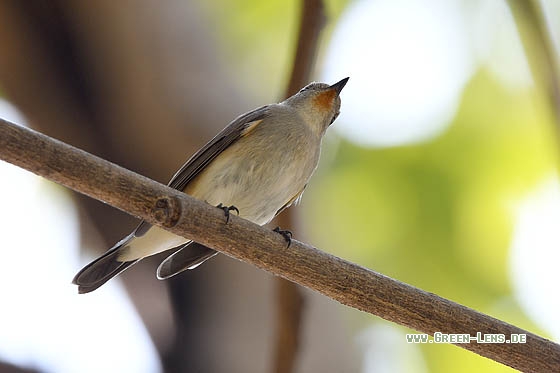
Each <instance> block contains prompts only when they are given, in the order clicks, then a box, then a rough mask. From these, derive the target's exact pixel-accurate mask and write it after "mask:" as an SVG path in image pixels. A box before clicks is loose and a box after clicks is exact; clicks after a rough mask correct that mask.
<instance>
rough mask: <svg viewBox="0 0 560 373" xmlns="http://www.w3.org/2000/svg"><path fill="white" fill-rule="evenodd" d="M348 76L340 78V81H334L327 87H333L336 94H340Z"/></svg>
mask: <svg viewBox="0 0 560 373" xmlns="http://www.w3.org/2000/svg"><path fill="white" fill-rule="evenodd" d="M348 79H350V78H349V77H348V78H344V79H342V80H341V81H340V82H338V83H334V84H333V85H331V86H330V87H329V88H327V89H334V90H335V92H336V95H337V96H338V95H339V94H340V92H341V91H342V88H344V86H345V85H346V83H348Z"/></svg>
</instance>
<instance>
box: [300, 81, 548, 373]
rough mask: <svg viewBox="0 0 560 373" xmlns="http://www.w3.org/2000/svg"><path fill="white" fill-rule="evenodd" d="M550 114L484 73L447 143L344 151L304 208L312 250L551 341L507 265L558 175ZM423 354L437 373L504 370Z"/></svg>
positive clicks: (432, 350)
mask: <svg viewBox="0 0 560 373" xmlns="http://www.w3.org/2000/svg"><path fill="white" fill-rule="evenodd" d="M543 102H546V101H544V100H542V98H540V97H538V96H537V95H536V93H535V92H533V91H531V92H524V91H519V92H511V91H508V90H505V89H504V88H503V87H501V86H500V85H498V84H497V83H496V82H495V81H494V80H493V79H492V78H491V77H490V76H489V75H488V74H486V73H485V72H484V71H480V72H479V73H478V74H477V75H476V76H475V77H474V78H473V80H472V81H471V82H470V84H469V86H468V87H467V88H466V90H465V92H464V96H463V100H462V104H461V107H460V109H459V112H458V113H457V116H456V117H455V119H454V120H453V123H452V124H451V126H450V128H449V129H448V131H446V133H444V134H443V135H441V136H439V137H438V138H435V139H433V140H432V141H430V142H426V143H422V144H418V145H414V146H403V147H395V148H384V149H367V148H360V147H357V146H356V145H354V144H351V143H349V142H347V141H344V140H341V143H340V144H339V147H338V151H337V154H336V157H335V159H334V160H333V162H332V163H331V164H330V165H328V168H322V169H321V170H320V172H319V174H318V175H317V176H316V177H315V178H314V180H313V181H312V183H311V185H310V186H309V188H308V191H307V192H306V195H305V198H304V206H305V207H306V208H305V209H304V210H305V217H306V221H307V222H308V223H307V224H308V227H309V230H310V231H311V237H312V242H313V243H314V244H317V245H318V246H319V247H321V248H325V249H327V250H331V251H332V252H334V253H335V254H337V255H340V256H342V257H344V258H347V259H350V260H352V261H355V262H357V263H359V264H362V265H364V266H367V267H369V268H372V269H374V270H376V271H379V272H381V273H384V274H387V275H389V276H392V277H394V278H397V279H399V280H402V281H405V282H407V283H410V284H413V285H415V286H418V287H420V288H422V289H424V290H427V291H430V292H434V293H436V294H438V295H441V296H443V297H446V298H449V299H452V300H454V301H457V302H459V303H462V304H465V305H467V306H469V307H472V308H475V309H477V310H480V311H482V312H485V313H489V314H491V315H492V316H495V317H498V318H501V319H503V320H505V321H509V322H512V323H514V324H516V325H519V326H521V327H525V328H529V329H530V330H532V331H536V332H540V331H539V330H537V329H536V327H535V326H534V325H533V324H532V323H531V322H530V321H529V320H528V319H527V317H526V316H525V315H524V314H523V313H522V311H521V310H520V309H519V307H518V305H517V304H516V302H515V300H514V299H513V296H512V293H511V289H510V277H509V275H510V274H509V267H508V263H509V262H508V260H509V258H508V254H509V249H510V243H511V242H510V241H511V237H512V230H513V212H514V207H515V203H516V202H517V201H519V200H520V199H521V198H522V197H523V196H524V195H526V193H527V192H529V191H530V190H531V189H532V188H534V187H535V185H536V184H537V183H538V182H539V181H541V180H542V179H543V178H544V177H545V176H546V175H548V174H549V173H550V172H552V171H553V170H554V166H555V163H554V162H555V156H556V153H555V151H554V149H555V145H556V144H555V142H554V140H553V139H555V136H556V133H555V132H554V130H553V129H554V127H553V124H552V122H551V118H550V116H549V112H548V111H547V108H546V106H544V105H543V104H542V103H543ZM372 125H373V124H372ZM395 130H396V131H398V129H395ZM333 150H334V149H333ZM325 152H329V148H327V149H325ZM541 333H542V332H541ZM403 340H404V336H403ZM422 350H423V351H424V352H425V357H426V358H427V359H428V362H429V363H428V365H429V366H430V371H434V372H435V371H464V372H470V371H481V370H480V369H481V368H482V367H485V366H486V367H492V369H493V370H494V368H496V367H497V366H498V365H497V364H496V363H492V362H491V361H489V360H485V359H480V358H479V357H477V356H475V355H473V354H472V353H469V352H466V351H462V350H460V349H457V348H456V347H453V346H440V345H437V346H436V345H432V344H430V345H426V346H422ZM459 355H461V356H459ZM458 361H460V362H461V366H462V367H458V366H457V362H458ZM458 369H460V370H458ZM500 369H501V368H500ZM504 369H507V368H504ZM498 371H501V370H498Z"/></svg>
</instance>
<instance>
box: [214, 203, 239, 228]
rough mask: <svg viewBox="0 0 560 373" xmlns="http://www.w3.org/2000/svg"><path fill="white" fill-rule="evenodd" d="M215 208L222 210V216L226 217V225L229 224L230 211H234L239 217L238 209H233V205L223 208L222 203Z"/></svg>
mask: <svg viewBox="0 0 560 373" xmlns="http://www.w3.org/2000/svg"><path fill="white" fill-rule="evenodd" d="M216 207H217V208H219V209H222V210H223V211H224V214H225V216H226V224H227V223H229V214H230V211H235V212H236V213H237V215H238V216H239V209H238V208H237V207H235V206H234V205H231V206H224V205H223V204H222V203H220V204H218V206H216Z"/></svg>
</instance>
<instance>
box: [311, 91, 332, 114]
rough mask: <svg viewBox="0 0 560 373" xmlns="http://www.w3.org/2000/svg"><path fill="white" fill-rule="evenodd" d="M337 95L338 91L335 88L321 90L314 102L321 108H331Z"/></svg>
mask: <svg viewBox="0 0 560 373" xmlns="http://www.w3.org/2000/svg"><path fill="white" fill-rule="evenodd" d="M335 97H336V91H335V90H334V89H331V90H328V91H324V92H321V93H320V94H319V95H317V97H315V101H314V103H315V105H316V106H317V107H318V108H319V109H323V110H330V109H331V107H332V105H333V101H334V99H335Z"/></svg>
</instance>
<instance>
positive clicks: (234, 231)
mask: <svg viewBox="0 0 560 373" xmlns="http://www.w3.org/2000/svg"><path fill="white" fill-rule="evenodd" d="M0 159H3V160H5V161H8V162H10V163H13V164H15V165H17V166H19V167H22V168H25V169H27V170H29V171H31V172H34V173H35V174H37V175H40V176H43V177H45V178H47V179H49V180H51V181H54V182H56V183H59V184H62V185H65V186H67V187H69V188H71V189H73V190H75V191H77V192H80V193H83V194H85V195H87V196H90V197H92V198H95V199H98V200H101V201H103V202H105V203H108V204H110V205H112V206H114V207H116V208H118V209H120V210H122V211H125V212H127V213H129V214H131V215H134V216H136V217H139V218H143V219H146V220H147V221H148V222H150V223H152V224H155V225H158V226H160V227H162V228H165V229H167V230H169V231H171V232H173V233H175V234H178V235H181V236H184V237H186V238H189V239H192V240H195V241H197V242H200V243H201V244H203V245H206V246H209V247H212V248H214V249H216V250H219V251H221V252H222V253H224V254H226V255H229V256H231V257H234V258H236V259H239V260H242V261H245V262H247V263H250V264H253V265H255V266H257V267H258V268H260V269H263V270H265V271H268V272H271V273H273V274H275V275H278V276H282V277H284V278H286V279H288V280H290V281H293V282H296V283H298V284H300V285H302V286H305V287H308V288H310V289H312V290H315V291H317V292H319V293H321V294H324V295H326V296H328V297H330V298H332V299H334V300H336V301H338V302H340V303H342V304H345V305H347V306H349V307H353V308H356V309H358V310H361V311H364V312H368V313H371V314H373V315H377V316H380V317H382V318H384V319H386V320H388V321H392V322H395V323H398V324H401V325H404V326H407V327H409V328H412V329H415V330H418V331H421V332H424V333H428V334H432V335H433V333H434V332H441V333H461V334H464V333H468V334H470V335H471V336H474V335H476V333H477V332H480V333H482V334H490V333H492V334H503V335H505V337H506V338H509V336H510V335H511V334H525V335H526V343H525V344H509V343H498V344H486V343H466V344H457V345H458V346H459V347H462V348H465V349H467V350H470V351H472V352H475V353H477V354H479V355H482V356H485V357H488V358H490V359H492V360H494V361H497V362H500V363H502V364H505V365H508V366H510V367H512V368H515V369H519V370H521V371H524V372H547V371H558V370H559V369H560V345H558V344H556V343H554V342H551V341H549V340H547V339H545V338H542V337H539V336H537V335H535V334H532V333H529V332H527V331H525V330H523V329H520V328H517V327H515V326H513V325H510V324H507V323H505V322H503V321H500V320H498V319H495V318H492V317H490V316H487V315H484V314H482V313H480V312H477V311H474V310H472V309H470V308H467V307H465V306H462V305H460V304H457V303H454V302H451V301H449V300H447V299H444V298H441V297H439V296H437V295H435V294H432V293H428V292H425V291H423V290H420V289H417V288H415V287H413V286H410V285H407V284H404V283H402V282H399V281H397V280H394V279H391V278H389V277H387V276H384V275H382V274H379V273H376V272H374V271H371V270H369V269H366V268H363V267H360V266H359V265H357V264H353V263H350V262H347V261H345V260H343V259H340V258H338V257H336V256H333V255H330V254H328V253H325V252H322V251H320V250H317V249H316V248H314V247H312V246H310V245H307V244H305V243H302V242H299V241H296V240H294V241H293V242H292V244H291V246H290V247H288V248H286V242H285V240H284V238H283V237H282V236H281V235H279V234H277V233H275V232H273V231H271V230H269V229H266V228H264V227H261V226H258V225H256V224H253V223H251V222H249V221H247V220H244V219H241V218H239V217H237V216H232V217H231V219H230V222H229V223H227V224H226V222H225V219H224V216H223V212H222V211H221V210H220V209H216V208H215V207H213V206H210V205H209V204H207V203H205V202H202V201H198V200H196V199H194V198H192V197H190V196H188V195H186V194H184V193H181V192H179V191H177V190H175V189H171V188H169V187H167V186H164V185H162V184H160V183H157V182H155V181H153V180H150V179H148V178H146V177H144V176H141V175H138V174H136V173H134V172H132V171H129V170H126V169H124V168H122V167H120V166H117V165H115V164H112V163H110V162H108V161H105V160H103V159H101V158H98V157H96V156H93V155H91V154H88V153H86V152H84V151H82V150H80V149H76V148H74V147H72V146H70V145H67V144H65V143H62V142H60V141H58V140H54V139H52V138H49V137H48V136H45V135H42V134H40V133H38V132H35V131H32V130H29V129H27V128H24V127H19V126H17V125H15V124H12V123H10V122H7V121H4V120H1V119H0ZM17 197H18V198H25V195H23V196H17ZM21 223H22V224H25V223H26V222H21ZM403 342H404V341H403Z"/></svg>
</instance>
